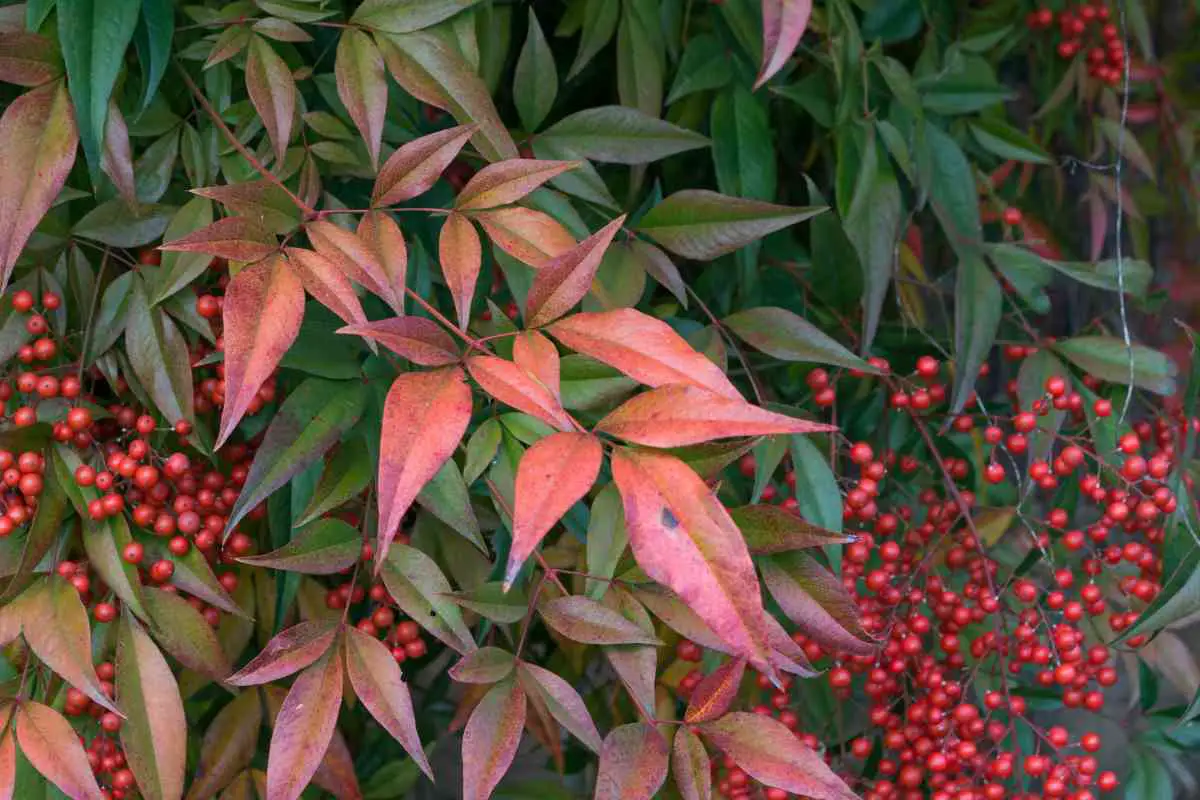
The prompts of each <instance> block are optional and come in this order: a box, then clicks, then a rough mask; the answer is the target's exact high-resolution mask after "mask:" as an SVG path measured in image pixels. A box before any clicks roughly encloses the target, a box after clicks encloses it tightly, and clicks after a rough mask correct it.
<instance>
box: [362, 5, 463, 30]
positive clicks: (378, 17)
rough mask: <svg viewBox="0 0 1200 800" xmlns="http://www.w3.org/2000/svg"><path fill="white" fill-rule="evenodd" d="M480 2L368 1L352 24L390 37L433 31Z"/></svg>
mask: <svg viewBox="0 0 1200 800" xmlns="http://www.w3.org/2000/svg"><path fill="white" fill-rule="evenodd" d="M478 2H479V0H365V2H363V3H362V4H361V5H360V6H359V7H358V10H357V11H355V12H354V16H353V17H351V18H350V21H351V22H353V23H355V24H357V25H362V26H364V27H367V28H371V29H373V30H378V31H385V32H386V33H411V32H412V31H419V30H422V29H424V28H429V27H431V26H433V25H436V24H438V23H439V22H441V21H443V20H446V19H449V18H450V17H452V16H454V15H455V14H457V13H458V12H460V11H463V10H464V9H467V8H470V7H471V6H473V5H475V4H476V3H478Z"/></svg>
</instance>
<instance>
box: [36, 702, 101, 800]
mask: <svg viewBox="0 0 1200 800" xmlns="http://www.w3.org/2000/svg"><path fill="white" fill-rule="evenodd" d="M16 717H17V720H16V730H17V744H18V745H19V746H20V748H21V755H23V756H25V758H26V759H28V760H29V763H30V764H32V765H33V768H34V769H36V770H37V771H38V772H40V773H41V774H42V775H44V776H45V777H46V778H47V779H48V780H49V781H50V782H51V783H53V784H54V785H55V786H57V787H58V788H59V789H60V790H61V791H62V793H63V794H65V795H66V796H67V797H71V798H76V797H77V798H81V800H99V798H101V797H103V796H104V795H103V794H102V793H101V792H100V786H99V785H98V784H97V783H96V777H95V776H94V775H93V774H92V768H91V766H89V765H88V760H87V754H86V753H85V752H84V751H83V745H82V744H80V742H79V735H78V734H77V733H75V729H74V728H72V727H71V723H69V722H67V720H66V719H65V718H63V716H62V714H59V713H58V712H57V711H55V710H54V709H53V708H50V707H49V706H44V705H42V704H41V703H35V702H34V701H32V700H22V701H21V702H20V704H19V705H18V706H17V714H16Z"/></svg>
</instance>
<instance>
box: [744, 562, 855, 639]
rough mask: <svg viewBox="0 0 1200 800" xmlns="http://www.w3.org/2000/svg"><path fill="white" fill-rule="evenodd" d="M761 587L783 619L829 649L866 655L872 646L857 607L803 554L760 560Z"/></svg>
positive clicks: (827, 573) (835, 579)
mask: <svg viewBox="0 0 1200 800" xmlns="http://www.w3.org/2000/svg"><path fill="white" fill-rule="evenodd" d="M760 564H761V566H762V575H763V583H764V584H765V585H766V587H767V591H768V592H770V593H771V596H772V597H774V598H775V602H777V603H779V607H780V609H782V610H783V613H784V614H785V615H787V618H788V619H790V620H792V622H794V623H796V624H797V625H799V626H800V628H801V629H802V630H803V631H804V632H805V633H806V634H808V635H809V636H811V637H812V638H813V639H815V640H816V641H817V642H818V643H820V644H822V645H825V646H826V647H829V648H831V649H835V650H839V651H845V652H848V653H853V654H855V655H868V654H870V653H873V652H875V649H876V643H875V642H873V641H872V640H871V637H870V636H869V635H868V634H867V632H866V631H864V630H863V628H862V625H861V624H860V622H859V619H858V605H857V604H856V603H855V602H854V598H852V597H851V596H850V595H849V593H848V592H847V591H846V589H845V587H844V586H843V585H842V582H841V580H840V579H839V578H838V577H836V576H835V575H834V574H833V573H832V572H830V571H829V570H827V569H825V568H824V567H823V566H821V565H820V564H819V563H817V561H816V560H815V559H813V558H812V557H811V556H809V555H807V554H805V553H788V554H786V555H780V556H776V557H775V558H764V559H761V561H760Z"/></svg>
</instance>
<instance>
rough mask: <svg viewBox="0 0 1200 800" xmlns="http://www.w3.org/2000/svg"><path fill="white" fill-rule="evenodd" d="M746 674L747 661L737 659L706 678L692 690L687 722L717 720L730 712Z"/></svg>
mask: <svg viewBox="0 0 1200 800" xmlns="http://www.w3.org/2000/svg"><path fill="white" fill-rule="evenodd" d="M745 674H746V659H744V658H735V659H733V660H732V661H726V662H725V663H724V664H722V665H721V666H719V667H717V668H716V669H715V670H713V671H712V672H710V673H709V674H708V675H706V676H704V679H703V680H702V681H700V683H698V684H697V685H696V688H695V689H693V690H692V696H691V697H690V698H688V707H687V711H685V712H684V715H683V719H684V721H685V722H689V723H697V722H707V721H708V720H710V719H716V718H717V717H720V716H721V715H722V714H724V713H725V712H726V711H728V710H729V707H730V706H731V705H733V701H734V700H736V699H737V695H738V689H740V688H741V685H742V676H743V675H745Z"/></svg>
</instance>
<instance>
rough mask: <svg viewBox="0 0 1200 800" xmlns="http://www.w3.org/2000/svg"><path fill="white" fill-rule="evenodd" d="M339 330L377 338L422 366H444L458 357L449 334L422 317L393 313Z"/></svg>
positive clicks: (339, 331) (366, 337) (395, 351)
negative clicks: (392, 314)
mask: <svg viewBox="0 0 1200 800" xmlns="http://www.w3.org/2000/svg"><path fill="white" fill-rule="evenodd" d="M338 333H344V334H353V335H355V336H361V337H363V338H364V339H370V340H371V341H374V342H379V343H380V344H381V345H383V346H384V347H386V348H387V349H388V350H391V351H392V352H393V353H395V354H397V355H399V356H402V357H403V358H407V359H408V360H409V361H411V362H413V363H414V364H420V365H421V366H423V367H444V366H447V365H448V364H454V363H455V362H457V361H458V358H459V356H458V349H457V348H456V347H455V344H454V340H453V339H452V338H450V334H448V333H446V332H445V331H444V330H442V328H441V326H439V325H438V324H437V323H436V322H434V321H433V320H430V319H425V318H424V317H392V318H390V319H381V320H377V321H375V322H368V323H366V324H364V325H347V326H346V327H344V328H340V329H338Z"/></svg>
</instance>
